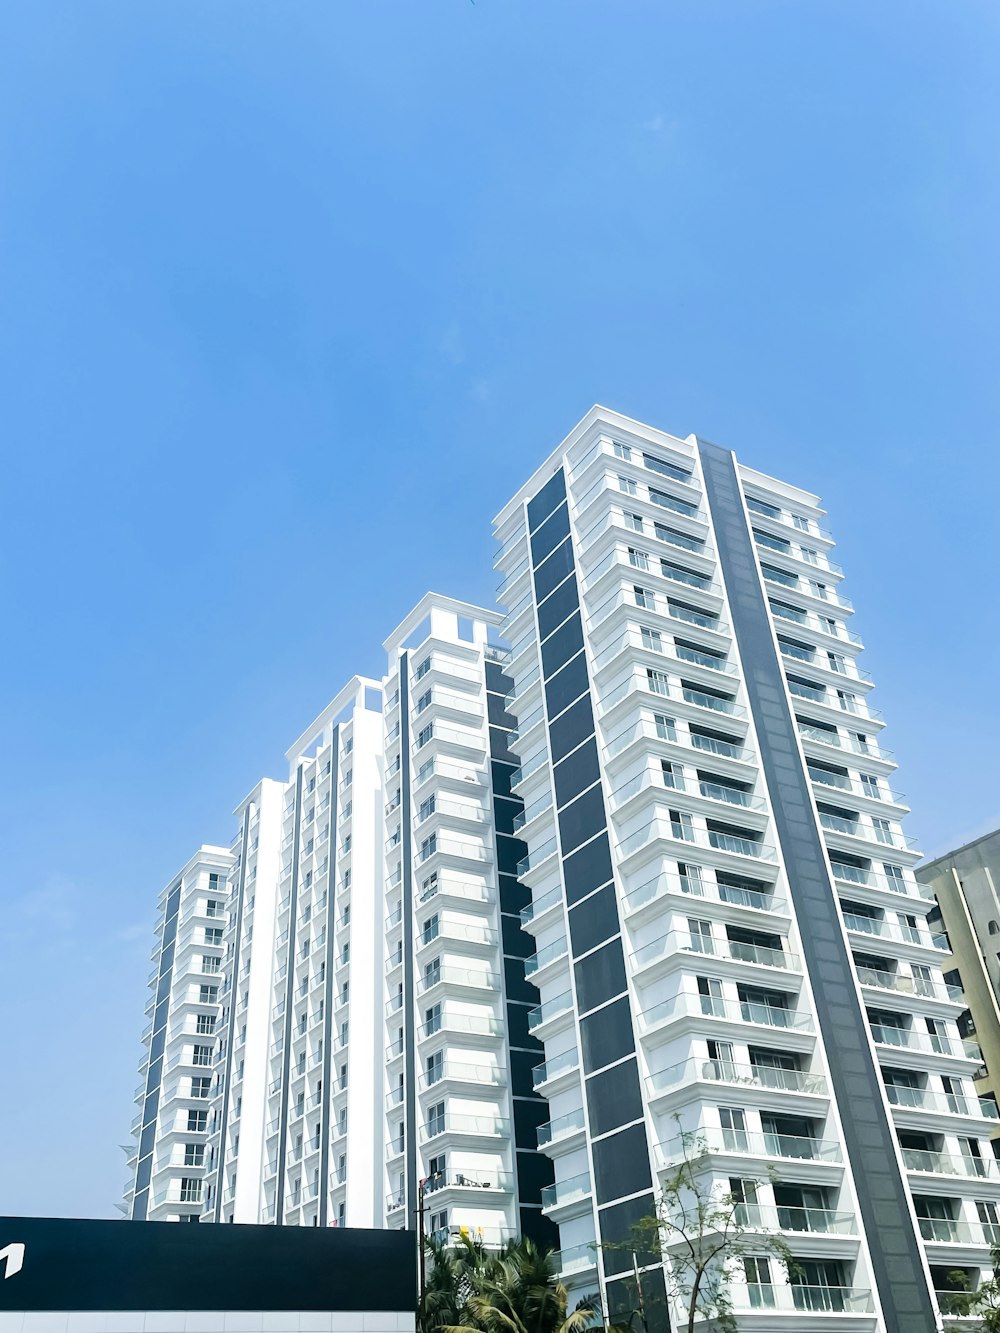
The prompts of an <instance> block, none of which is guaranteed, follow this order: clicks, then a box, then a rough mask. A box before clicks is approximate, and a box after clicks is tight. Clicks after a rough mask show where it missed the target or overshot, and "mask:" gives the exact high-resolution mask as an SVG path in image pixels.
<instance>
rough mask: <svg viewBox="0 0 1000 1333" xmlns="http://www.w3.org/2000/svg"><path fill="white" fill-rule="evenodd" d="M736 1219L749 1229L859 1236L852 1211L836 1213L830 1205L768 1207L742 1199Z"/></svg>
mask: <svg viewBox="0 0 1000 1333" xmlns="http://www.w3.org/2000/svg"><path fill="white" fill-rule="evenodd" d="M736 1220H737V1221H738V1222H739V1223H740V1225H742V1226H745V1227H747V1228H748V1229H749V1230H752V1231H755V1230H758V1229H760V1230H763V1231H792V1232H802V1231H810V1232H815V1233H817V1234H819V1235H823V1236H856V1235H857V1234H858V1225H857V1221H856V1219H855V1217H854V1215H853V1214H852V1213H835V1212H833V1211H832V1210H831V1209H829V1208H788V1207H784V1206H782V1205H778V1206H777V1207H764V1206H762V1205H761V1204H750V1203H742V1204H740V1205H739V1207H738V1208H737V1210H736Z"/></svg>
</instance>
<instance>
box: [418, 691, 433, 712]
mask: <svg viewBox="0 0 1000 1333" xmlns="http://www.w3.org/2000/svg"><path fill="white" fill-rule="evenodd" d="M430 706H431V692H430V690H426V691H425V692H424V693H423V694H422V695H421V696H420V698H419V699H418V700H417V712H418V713H422V712H423V711H424V709H425V708H430Z"/></svg>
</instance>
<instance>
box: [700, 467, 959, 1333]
mask: <svg viewBox="0 0 1000 1333" xmlns="http://www.w3.org/2000/svg"><path fill="white" fill-rule="evenodd" d="M698 450H699V453H700V454H701V462H702V468H703V470H704V474H705V490H706V494H707V497H708V502H709V506H710V508H711V511H712V520H713V523H714V526H715V535H716V540H717V543H718V550H719V561H720V563H721V566H722V572H723V576H724V578H725V583H726V589H727V592H728V594H729V604H730V607H731V609H732V618H733V631H734V633H735V636H736V642H737V644H738V646H739V651H740V656H741V658H742V660H743V670H744V673H745V683H746V688H747V695H748V697H749V702H750V711H751V713H752V715H753V719H754V724H755V726H756V729H757V739H758V742H759V745H760V757H761V764H762V766H763V770H764V776H765V778H766V780H767V786H768V789H769V791H770V793H771V798H772V808H773V812H774V822H775V827H776V829H777V834H778V840H779V842H780V844H781V850H782V855H783V857H784V862H785V868H786V870H787V873H788V884H789V889H790V891H791V895H792V902H793V903H794V905H795V911H796V915H797V917H798V920H799V921H800V923H802V929H801V931H800V934H801V937H802V952H803V955H804V956H805V960H806V964H807V966H808V969H809V979H810V982H811V984H812V988H813V992H814V994H815V996H816V1009H817V1015H818V1018H819V1026H820V1031H821V1032H822V1035H823V1042H824V1045H825V1047H826V1054H827V1059H828V1061H829V1065H830V1074H831V1077H832V1080H833V1092H834V1095H835V1097H836V1100H837V1104H838V1106H839V1107H840V1110H841V1121H842V1124H843V1128H844V1140H845V1143H846V1146H847V1152H848V1158H849V1161H850V1165H851V1170H852V1173H853V1177H854V1185H855V1189H856V1190H857V1195H858V1203H859V1206H860V1210H861V1216H862V1220H863V1222H864V1226H865V1232H866V1234H867V1239H868V1247H869V1252H870V1254H871V1261H872V1268H873V1270H874V1277H875V1282H876V1285H877V1287H878V1291H879V1296H880V1298H881V1301H882V1309H883V1312H884V1314H885V1323H886V1329H887V1331H888V1333H933V1331H934V1329H935V1328H936V1327H937V1320H936V1318H935V1312H934V1307H933V1305H932V1302H931V1294H930V1290H929V1288H928V1285H927V1279H926V1277H925V1274H924V1268H923V1262H922V1254H921V1248H920V1243H919V1241H918V1239H917V1234H916V1231H915V1228H914V1224H913V1219H912V1215H911V1211H910V1204H909V1199H908V1195H907V1190H906V1185H905V1182H904V1180H903V1177H902V1173H901V1171H900V1169H899V1164H898V1159H897V1156H896V1136H895V1132H894V1130H893V1127H892V1124H891V1123H890V1120H889V1116H888V1113H887V1111H886V1108H885V1101H884V1099H883V1093H882V1081H881V1078H880V1077H879V1073H878V1069H877V1067H876V1064H875V1061H874V1058H873V1056H872V1052H871V1046H870V1044H869V1040H868V1032H867V1027H866V1021H865V1014H864V1012H863V1010H862V1007H861V1000H860V997H859V995H858V989H857V986H856V983H855V980H854V971H853V968H852V965H851V955H850V950H849V948H848V943H847V938H846V936H845V934H844V930H843V927H842V925H841V921H840V913H839V911H838V906H837V894H836V889H835V887H834V884H833V880H832V878H831V875H830V871H829V866H828V864H827V860H826V855H825V851H824V846H823V841H822V839H821V837H820V833H819V829H818V827H817V822H816V817H815V814H814V812H813V806H812V800H811V792H810V787H809V780H808V777H807V775H806V770H805V767H804V765H803V763H802V759H801V754H800V751H799V746H798V737H797V734H796V728H795V721H794V718H793V715H792V710H791V708H790V706H789V702H788V694H787V690H786V687H785V680H784V675H783V672H782V668H781V663H780V662H779V660H778V655H777V652H776V650H775V646H774V639H773V637H772V634H771V626H770V620H769V617H768V609H767V600H766V597H765V595H764V590H763V588H762V587H761V581H760V577H759V575H758V573H757V565H756V561H755V557H754V547H753V539H752V537H751V534H750V529H749V526H748V524H747V521H746V514H745V512H744V508H743V497H742V491H741V487H740V483H739V478H738V476H737V472H736V460H735V458H734V457H733V455H732V453H730V452H729V450H727V449H721V448H720V447H719V446H718V445H714V444H708V443H706V442H704V441H702V440H699V441H698Z"/></svg>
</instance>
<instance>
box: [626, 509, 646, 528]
mask: <svg viewBox="0 0 1000 1333" xmlns="http://www.w3.org/2000/svg"><path fill="white" fill-rule="evenodd" d="M625 526H626V527H627V528H631V530H632V531H633V532H643V531H645V528H644V526H643V522H642V515H641V514H630V513H628V511H627V510H626V511H625Z"/></svg>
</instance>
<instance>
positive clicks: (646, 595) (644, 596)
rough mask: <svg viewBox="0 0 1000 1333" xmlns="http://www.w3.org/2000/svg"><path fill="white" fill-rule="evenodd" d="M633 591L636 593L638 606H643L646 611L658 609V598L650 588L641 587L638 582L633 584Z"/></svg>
mask: <svg viewBox="0 0 1000 1333" xmlns="http://www.w3.org/2000/svg"><path fill="white" fill-rule="evenodd" d="M632 591H633V592H634V593H635V604H636V606H641V607H642V608H643V610H645V611H655V610H656V598H655V597H654V596H653V594H652V593H651V592H650V590H649V589H648V588H640V587H639V585H638V584H637V583H636V584H633V585H632Z"/></svg>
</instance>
